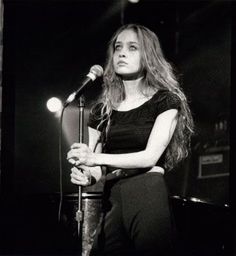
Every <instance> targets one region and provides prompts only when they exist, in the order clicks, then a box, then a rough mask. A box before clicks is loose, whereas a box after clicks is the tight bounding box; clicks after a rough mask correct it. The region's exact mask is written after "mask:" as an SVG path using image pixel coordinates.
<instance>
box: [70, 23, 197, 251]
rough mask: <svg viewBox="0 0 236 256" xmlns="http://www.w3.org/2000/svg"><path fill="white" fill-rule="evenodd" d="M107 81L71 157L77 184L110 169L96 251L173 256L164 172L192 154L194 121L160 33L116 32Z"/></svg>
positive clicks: (139, 29)
mask: <svg viewBox="0 0 236 256" xmlns="http://www.w3.org/2000/svg"><path fill="white" fill-rule="evenodd" d="M103 86H104V88H103V89H104V90H103V94H102V96H101V97H100V100H99V102H98V103H97V104H96V105H95V107H94V108H93V109H92V111H91V114H90V118H89V122H88V130H89V145H88V146H87V145H85V144H81V143H74V144H73V145H72V146H71V149H70V151H69V152H68V155H67V159H68V161H69V162H70V163H71V164H73V165H74V167H73V168H72V172H71V181H72V183H74V184H77V185H83V186H86V185H90V184H91V183H93V182H94V181H98V180H99V179H100V178H101V176H102V172H103V170H104V168H101V167H104V166H105V167H106V174H105V178H106V183H105V187H104V211H103V220H102V222H101V223H100V224H99V227H98V229H97V234H96V237H95V241H94V245H93V251H92V254H93V255H169V254H170V253H171V249H172V248H173V233H174V232H173V223H172V218H171V212H170V209H169V201H168V193H167V188H166V184H165V181H164V173H165V172H166V171H168V170H171V169H173V167H174V166H175V165H176V164H177V163H178V162H180V161H181V160H182V159H183V158H185V157H186V156H187V154H188V148H189V142H190V137H191V134H192V133H193V121H192V116H191V113H190V110H189V107H188V104H187V101H186V97H185V95H184V93H183V92H182V90H181V88H180V86H179V84H178V82H177V80H176V77H175V75H174V73H173V70H172V67H171V65H170V64H169V63H168V62H167V61H166V60H165V58H164V56H163V53H162V50H161V47H160V43H159V40H158V38H157V36H156V35H155V34H154V33H153V32H152V31H150V30H149V29H147V28H146V27H144V26H140V25H136V24H128V25H124V26H122V27H121V28H120V29H119V30H118V31H117V32H116V33H115V34H114V36H113V37H112V39H111V41H110V45H109V48H108V58H107V63H106V66H105V71H104V85H103ZM77 167H78V168H77ZM81 170H82V171H81Z"/></svg>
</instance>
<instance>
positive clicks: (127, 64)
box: [113, 29, 142, 79]
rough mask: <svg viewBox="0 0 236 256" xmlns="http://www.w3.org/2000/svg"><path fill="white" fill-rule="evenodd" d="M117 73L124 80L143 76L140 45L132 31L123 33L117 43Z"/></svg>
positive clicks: (115, 67)
mask: <svg viewBox="0 0 236 256" xmlns="http://www.w3.org/2000/svg"><path fill="white" fill-rule="evenodd" d="M113 66H114V69H115V72H116V73H117V74H118V75H120V76H121V77H122V78H123V79H137V78H139V77H140V76H141V75H142V74H141V54H140V43H139V41H138V37H137V34H136V33H135V32H134V31H133V30H131V29H128V30H124V31H122V32H121V33H120V34H119V35H118V37H117V39H116V42H115V47H114V54H113Z"/></svg>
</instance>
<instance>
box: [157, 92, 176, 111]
mask: <svg viewBox="0 0 236 256" xmlns="http://www.w3.org/2000/svg"><path fill="white" fill-rule="evenodd" d="M154 103H155V104H153V107H154V108H155V112H156V116H158V115H159V114H161V113H163V112H165V111H167V110H169V109H177V110H179V109H180V107H181V100H180V98H179V97H178V96H177V95H176V94H174V93H173V92H170V91H161V92H159V93H157V95H155V97H154Z"/></svg>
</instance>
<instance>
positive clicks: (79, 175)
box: [70, 167, 91, 186]
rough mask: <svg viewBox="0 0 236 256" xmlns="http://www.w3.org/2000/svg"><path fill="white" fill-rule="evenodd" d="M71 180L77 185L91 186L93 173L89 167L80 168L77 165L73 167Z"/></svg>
mask: <svg viewBox="0 0 236 256" xmlns="http://www.w3.org/2000/svg"><path fill="white" fill-rule="evenodd" d="M70 177H71V182H72V183H73V184H75V185H80V186H89V185H91V173H90V171H89V169H88V168H83V169H82V168H81V169H78V168H77V167H73V168H71V174H70Z"/></svg>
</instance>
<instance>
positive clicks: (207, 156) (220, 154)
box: [198, 146, 230, 179]
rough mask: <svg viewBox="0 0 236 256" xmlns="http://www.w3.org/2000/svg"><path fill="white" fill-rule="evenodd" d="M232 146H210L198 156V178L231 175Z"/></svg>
mask: <svg viewBox="0 0 236 256" xmlns="http://www.w3.org/2000/svg"><path fill="white" fill-rule="evenodd" d="M229 153H230V147H229V146H224V147H214V148H208V149H207V151H205V152H204V153H203V154H200V155H199V158H198V178H199V179H204V178H214V177H221V176H228V175H229V155H230V154H229Z"/></svg>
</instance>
